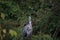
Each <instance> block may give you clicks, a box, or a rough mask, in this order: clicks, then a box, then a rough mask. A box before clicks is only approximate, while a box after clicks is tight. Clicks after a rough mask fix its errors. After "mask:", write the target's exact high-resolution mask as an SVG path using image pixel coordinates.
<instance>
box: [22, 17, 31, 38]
mask: <svg viewBox="0 0 60 40" xmlns="http://www.w3.org/2000/svg"><path fill="white" fill-rule="evenodd" d="M31 34H32V21H31V16H29V18H28V22H27V23H26V24H25V25H24V27H23V37H24V38H28V37H30V36H31Z"/></svg>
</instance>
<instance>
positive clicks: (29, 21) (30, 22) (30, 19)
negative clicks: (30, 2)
mask: <svg viewBox="0 0 60 40" xmlns="http://www.w3.org/2000/svg"><path fill="white" fill-rule="evenodd" d="M29 23H30V24H31V16H29Z"/></svg>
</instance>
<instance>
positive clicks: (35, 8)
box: [0, 0, 60, 40]
mask: <svg viewBox="0 0 60 40" xmlns="http://www.w3.org/2000/svg"><path fill="white" fill-rule="evenodd" d="M53 2H55V1H53ZM58 2H59V1H57V4H59V3H58ZM54 5H55V4H54ZM52 6H53V4H52V3H51V0H0V14H1V13H3V14H5V17H4V19H3V15H2V17H1V18H0V23H3V24H4V27H2V28H4V29H6V25H7V26H8V28H9V29H13V30H15V31H16V32H17V33H18V35H17V36H14V37H12V38H11V39H12V40H18V39H19V40H22V27H23V25H24V24H25V23H26V22H27V20H28V19H27V18H28V15H31V16H32V26H33V35H32V38H31V40H53V39H52V37H50V34H51V33H52V32H53V31H54V29H56V27H58V26H60V12H59V9H58V8H59V7H56V9H55V7H52ZM57 12H58V13H57ZM19 18H20V20H19V21H20V26H17V28H16V27H15V24H14V25H13V24H10V25H8V23H10V22H12V23H18V19H19ZM39 32H42V34H43V33H44V35H43V36H42V34H39ZM46 34H48V35H46ZM51 35H52V34H51ZM57 40H58V39H57Z"/></svg>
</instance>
